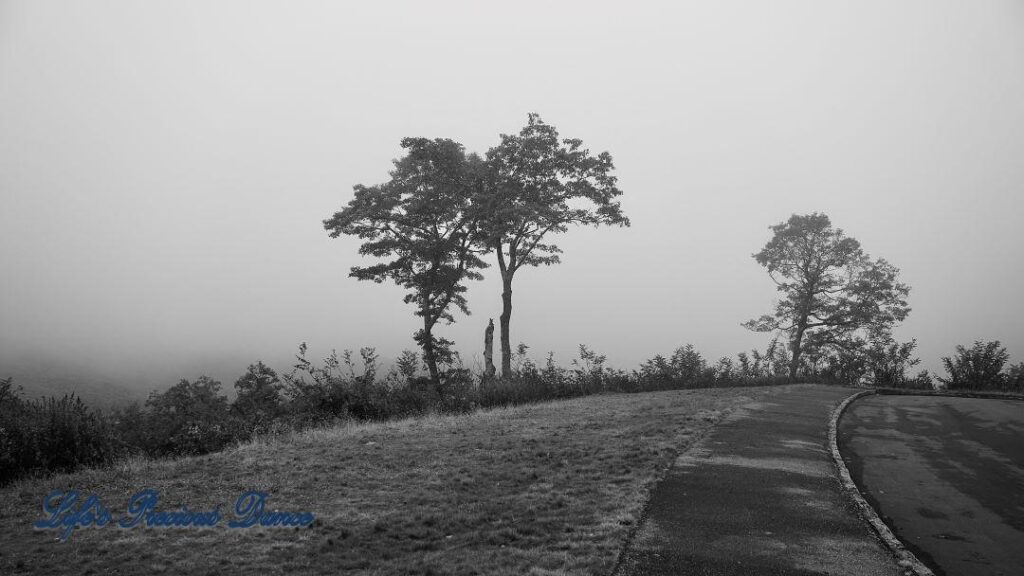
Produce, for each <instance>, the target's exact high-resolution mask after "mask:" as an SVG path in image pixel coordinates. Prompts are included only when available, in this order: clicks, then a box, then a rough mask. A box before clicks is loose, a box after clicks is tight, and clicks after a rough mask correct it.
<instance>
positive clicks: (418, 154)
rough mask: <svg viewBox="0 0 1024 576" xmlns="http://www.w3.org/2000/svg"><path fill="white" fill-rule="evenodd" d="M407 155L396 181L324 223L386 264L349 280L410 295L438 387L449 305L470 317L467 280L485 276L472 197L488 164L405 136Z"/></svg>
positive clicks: (358, 269) (440, 143) (361, 193)
mask: <svg viewBox="0 0 1024 576" xmlns="http://www.w3.org/2000/svg"><path fill="white" fill-rule="evenodd" d="M402 148H405V149H406V150H407V151H408V152H407V154H406V156H405V157H404V158H402V159H400V160H396V161H395V169H394V170H393V171H392V172H391V180H390V181H388V182H386V183H384V184H380V185H377V186H370V187H367V186H363V185H357V186H356V187H355V197H354V198H353V199H352V200H351V201H350V202H349V203H348V205H347V206H346V207H345V208H344V209H342V210H341V211H340V212H337V213H335V214H334V216H333V217H331V218H329V219H327V220H325V221H324V227H325V228H326V229H327V230H328V232H330V236H331V238H337V237H338V236H340V235H341V234H346V235H351V236H357V237H359V238H362V239H364V240H366V242H365V243H363V245H362V246H361V247H360V248H359V253H360V254H362V255H364V256H373V257H377V258H382V259H386V261H384V262H381V263H379V264H375V265H372V266H354V267H352V269H351V272H350V274H349V275H350V276H352V277H354V278H356V279H358V280H372V281H373V282H377V283H382V282H384V281H386V280H392V281H394V282H395V283H396V284H398V285H399V286H402V287H403V288H406V289H408V290H409V292H408V293H407V294H406V296H405V302H406V303H408V304H414V305H415V306H416V315H417V316H420V317H421V318H422V319H423V328H422V329H420V330H418V331H417V332H416V333H415V335H414V339H415V340H416V342H417V343H418V344H419V345H420V347H421V348H422V349H423V356H424V360H425V361H426V364H427V368H428V369H429V371H430V378H431V380H432V381H433V382H434V385H435V386H437V387H440V372H439V369H438V365H439V364H444V363H445V362H446V361H447V362H450V360H451V350H450V346H451V344H452V342H450V341H448V340H445V339H443V338H437V337H436V336H435V335H434V327H435V325H436V324H437V323H438V322H439V321H445V322H447V323H451V322H454V318H453V317H452V313H451V307H452V306H455V307H457V308H458V309H459V310H461V311H462V312H463V313H465V314H469V308H468V307H467V303H466V298H465V296H464V293H465V292H466V284H465V282H466V281H467V280H479V279H481V278H483V276H482V275H481V274H480V273H479V272H477V270H478V269H481V268H485V267H486V266H487V265H486V264H485V263H484V262H483V261H482V260H481V259H480V257H479V252H480V251H481V250H486V248H483V249H480V248H479V246H480V240H479V238H478V236H477V234H478V224H479V220H480V214H481V212H480V210H479V209H478V208H477V206H475V205H474V204H473V199H474V196H475V194H476V193H478V192H479V188H480V187H481V186H482V183H483V170H484V167H483V163H482V160H481V159H480V158H479V157H477V156H475V155H471V156H467V155H466V154H465V152H464V151H463V148H462V145H461V144H458V143H457V142H453V141H451V140H445V139H436V140H428V139H426V138H405V139H403V140H402Z"/></svg>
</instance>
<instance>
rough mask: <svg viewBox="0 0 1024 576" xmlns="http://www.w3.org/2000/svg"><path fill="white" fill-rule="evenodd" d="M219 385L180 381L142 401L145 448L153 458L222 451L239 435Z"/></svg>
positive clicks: (202, 380)
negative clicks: (143, 402) (146, 431)
mask: <svg viewBox="0 0 1024 576" xmlns="http://www.w3.org/2000/svg"><path fill="white" fill-rule="evenodd" d="M220 386H221V383H220V382H218V381H216V380H214V379H212V378H210V377H208V376H200V377H198V378H196V379H195V380H193V381H189V380H187V379H184V378H183V379H182V380H181V381H180V382H178V383H177V384H176V385H174V386H171V387H170V388H169V389H167V390H166V391H164V392H153V393H152V394H150V396H149V399H147V400H146V409H147V414H146V416H147V430H148V431H149V434H150V436H149V441H148V442H147V448H148V450H149V451H150V452H151V453H154V454H156V455H175V456H178V455H186V454H205V453H207V452H212V451H215V450H220V449H222V448H224V447H225V446H226V445H227V444H228V443H230V442H231V441H233V440H235V439H236V438H237V437H238V435H239V427H240V422H239V421H238V420H237V419H236V418H235V417H234V416H233V415H232V414H231V411H230V409H229V406H228V399H227V397H226V396H224V395H223V394H221V393H220Z"/></svg>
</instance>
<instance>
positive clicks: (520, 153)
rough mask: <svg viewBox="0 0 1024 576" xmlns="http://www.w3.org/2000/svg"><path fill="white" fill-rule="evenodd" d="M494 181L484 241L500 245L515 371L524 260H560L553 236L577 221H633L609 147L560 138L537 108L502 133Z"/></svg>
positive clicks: (486, 199) (491, 170)
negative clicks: (516, 290)
mask: <svg viewBox="0 0 1024 576" xmlns="http://www.w3.org/2000/svg"><path fill="white" fill-rule="evenodd" d="M487 168H488V179H487V186H486V187H484V188H481V192H482V197H481V200H480V204H481V205H482V206H485V207H486V213H487V218H486V219H485V220H483V221H482V222H481V226H482V232H483V235H484V242H485V244H486V246H487V247H488V248H490V249H491V250H493V251H494V253H495V255H496V257H497V260H498V268H499V270H500V272H501V279H502V287H503V291H502V314H501V353H502V359H501V371H502V375H503V376H509V375H510V373H511V358H512V348H511V342H510V338H509V324H510V321H511V316H512V280H513V278H514V276H515V273H516V271H518V270H519V269H520V268H522V267H523V266H540V265H551V264H557V263H558V262H559V256H558V255H559V254H560V253H561V250H560V249H559V248H558V246H556V245H554V244H550V243H546V242H545V238H546V237H547V236H548V235H549V234H559V233H562V232H565V231H567V230H568V229H569V226H571V225H595V226H598V225H602V224H606V225H607V224H614V225H619V226H629V219H628V218H626V217H625V216H624V215H623V213H622V208H621V206H620V203H619V202H618V201H617V200H616V198H617V197H618V196H620V195H621V194H622V191H621V190H619V188H618V187H617V186H616V183H617V179H616V177H615V176H614V175H613V174H612V170H613V169H614V165H613V163H612V157H611V155H610V154H609V153H608V152H601V153H600V154H597V155H596V156H595V155H593V154H591V153H590V151H589V150H588V149H586V148H584V147H583V142H582V141H581V140H578V139H559V136H558V131H557V130H556V129H555V127H554V126H550V125H548V124H545V123H544V121H543V120H541V118H540V116H538V115H537V114H530V115H529V118H528V122H527V125H526V126H525V127H524V128H523V129H522V130H521V131H520V132H519V134H515V135H509V134H503V135H502V136H501V143H500V144H498V145H497V146H495V147H494V148H491V149H490V150H489V151H488V152H487Z"/></svg>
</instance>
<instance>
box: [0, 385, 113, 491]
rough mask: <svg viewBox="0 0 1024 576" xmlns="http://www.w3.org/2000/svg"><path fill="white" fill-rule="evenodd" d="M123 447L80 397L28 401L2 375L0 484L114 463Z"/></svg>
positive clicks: (0, 399)
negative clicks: (36, 474) (118, 444)
mask: <svg viewBox="0 0 1024 576" xmlns="http://www.w3.org/2000/svg"><path fill="white" fill-rule="evenodd" d="M117 453H118V446H117V443H116V441H115V439H114V436H113V434H112V433H111V429H110V426H109V425H108V423H107V421H106V420H105V419H104V418H103V415H102V414H100V413H98V412H96V411H94V410H92V409H90V408H89V407H88V406H86V405H85V403H83V402H82V400H81V399H80V398H78V397H76V396H74V395H73V394H72V395H65V396H63V397H61V398H59V399H58V398H54V397H50V398H43V399H33V400H28V399H25V398H23V397H22V396H21V390H20V389H19V388H14V386H13V381H12V379H11V378H6V379H3V380H0V485H3V484H5V483H7V482H9V481H11V480H13V479H15V478H17V477H20V476H24V475H27V474H32V473H40V472H47V471H69V470H73V469H75V468H77V467H79V466H89V465H95V464H102V463H105V462H109V461H110V460H111V459H112V458H113V457H114V456H115V455H116V454H117Z"/></svg>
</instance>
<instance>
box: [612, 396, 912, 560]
mask: <svg viewBox="0 0 1024 576" xmlns="http://www.w3.org/2000/svg"><path fill="white" fill-rule="evenodd" d="M851 392H853V390H851V389H849V388H836V387H826V386H796V387H793V388H791V389H789V390H788V391H786V392H779V393H778V394H775V395H773V396H770V397H768V398H767V399H765V400H764V401H762V402H756V403H751V404H748V405H746V406H744V407H743V408H742V409H740V410H737V411H735V412H734V413H733V414H731V415H730V416H729V417H727V418H726V419H725V420H723V421H722V422H721V423H719V424H718V425H717V426H715V428H714V429H713V430H712V432H711V433H710V434H709V435H708V436H707V437H706V438H705V439H704V440H703V441H702V442H701V443H699V444H698V445H696V446H694V447H693V448H692V449H691V450H690V451H688V452H687V453H685V454H683V455H682V456H680V457H679V459H678V460H677V461H676V463H675V465H674V466H673V467H672V469H671V470H669V472H668V473H667V475H666V477H665V478H664V479H663V480H662V481H661V482H660V483H659V484H658V485H657V486H656V487H655V488H654V490H653V491H652V493H651V499H650V502H649V503H648V507H647V514H646V515H645V517H644V519H643V522H642V523H641V525H640V527H639V529H638V530H637V533H636V535H635V536H634V538H633V539H632V541H631V542H630V544H629V546H628V547H627V549H626V550H625V552H624V554H623V557H622V563H621V565H620V566H619V569H618V570H617V571H616V572H615V575H616V576H656V575H664V576H669V575H671V576H677V575H682V574H693V575H698V574H699V575H732V576H741V575H742V576H746V575H749V574H758V575H764V576H768V575H772V576H783V575H785V576H812V575H824V574H831V575H847V576H884V575H890V576H896V575H898V574H900V571H899V569H898V568H897V566H896V562H895V560H893V558H892V556H891V555H890V554H889V551H888V550H886V549H885V547H884V546H883V545H882V544H881V542H879V541H878V540H877V539H876V538H875V537H874V536H873V534H872V532H871V528H870V527H869V526H868V525H867V524H866V523H865V522H863V521H862V520H861V519H860V518H859V517H858V516H857V513H856V511H855V510H854V509H853V507H852V506H851V504H850V499H849V497H848V496H847V495H846V493H845V492H844V491H843V488H842V486H841V484H840V483H839V481H838V478H837V477H836V469H835V465H834V464H833V462H832V457H831V454H830V453H829V452H828V450H826V448H825V446H826V443H827V437H828V431H827V428H828V421H829V414H830V413H831V412H832V410H833V409H834V408H835V407H836V406H837V405H838V404H839V402H841V401H842V400H843V399H844V398H846V397H847V396H849V395H850V394H851Z"/></svg>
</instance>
